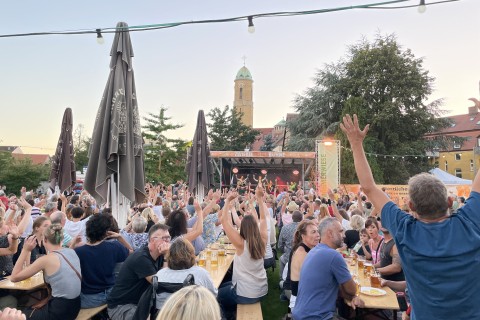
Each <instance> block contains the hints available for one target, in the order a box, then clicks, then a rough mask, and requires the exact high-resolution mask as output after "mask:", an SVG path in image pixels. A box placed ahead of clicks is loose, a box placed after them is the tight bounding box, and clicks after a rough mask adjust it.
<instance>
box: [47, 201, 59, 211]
mask: <svg viewBox="0 0 480 320" xmlns="http://www.w3.org/2000/svg"><path fill="white" fill-rule="evenodd" d="M56 208H57V203H56V202H47V204H46V205H45V212H50V211H52V210H53V209H56Z"/></svg>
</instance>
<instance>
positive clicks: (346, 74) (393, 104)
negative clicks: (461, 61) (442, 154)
mask: <svg viewBox="0 0 480 320" xmlns="http://www.w3.org/2000/svg"><path fill="white" fill-rule="evenodd" d="M433 83H434V79H433V78H432V77H431V76H430V75H429V73H428V71H426V70H425V69H424V68H423V59H422V58H416V57H415V56H414V54H413V53H412V52H411V50H410V49H403V48H402V47H401V46H400V45H399V44H398V43H397V40H396V38H395V36H393V35H386V36H382V35H377V36H376V38H375V39H374V40H373V41H371V42H370V41H368V40H366V39H362V40H361V41H360V42H358V43H357V44H354V45H352V46H350V47H348V51H347V55H346V57H345V58H344V59H341V60H340V61H339V62H337V63H333V64H329V65H327V66H325V67H324V68H323V69H322V70H319V71H318V73H317V75H316V78H315V85H314V86H313V87H312V88H309V89H307V90H306V92H305V93H304V94H303V95H299V96H297V97H296V99H295V102H294V107H295V109H296V110H297V111H298V112H299V117H298V118H297V119H296V120H294V121H292V122H290V123H289V124H288V125H289V129H290V132H291V136H290V143H289V145H288V149H289V150H309V151H311V150H314V143H315V139H321V138H324V137H335V138H337V139H339V140H341V144H342V145H343V146H348V142H347V140H346V137H345V136H344V135H343V133H341V131H340V129H339V126H338V124H339V122H340V121H341V119H342V117H343V116H344V115H345V114H357V115H358V117H359V121H360V124H361V125H362V126H363V125H365V124H367V123H369V124H370V131H369V134H368V136H367V138H366V140H365V143H364V146H365V150H366V152H367V153H372V154H377V155H412V156H411V157H405V158H403V159H393V158H392V157H386V158H385V157H384V156H373V157H370V158H369V162H370V165H371V166H372V171H373V174H374V177H375V179H376V181H377V182H378V183H390V184H400V183H406V181H407V180H408V178H409V177H410V176H412V175H413V174H416V173H418V172H422V171H425V170H427V169H428V167H429V165H428V163H427V161H426V157H417V158H415V155H417V156H424V155H425V153H426V152H427V151H432V150H433V149H434V148H435V147H440V148H442V147H444V146H445V145H447V144H449V143H451V141H452V139H451V138H450V139H445V137H443V138H439V139H435V140H428V139H425V138H424V136H425V135H426V134H428V133H433V132H438V131H440V130H441V129H442V128H446V127H447V126H448V125H450V122H449V120H448V119H446V118H440V117H441V116H442V115H444V114H445V113H446V112H445V111H444V110H442V109H441V104H442V101H441V100H436V101H433V102H431V103H428V104H427V103H426V101H427V99H428V97H429V95H430V94H431V93H432V89H433ZM344 150H345V149H344ZM341 172H342V177H341V180H342V182H344V183H356V182H357V181H358V180H357V178H356V175H355V169H354V166H353V159H352V154H351V152H348V151H344V152H342V170H341Z"/></svg>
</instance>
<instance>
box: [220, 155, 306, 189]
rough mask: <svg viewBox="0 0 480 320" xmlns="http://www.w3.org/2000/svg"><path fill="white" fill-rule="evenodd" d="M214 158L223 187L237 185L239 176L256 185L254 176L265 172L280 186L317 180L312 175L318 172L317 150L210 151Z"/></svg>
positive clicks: (268, 177) (303, 184)
mask: <svg viewBox="0 0 480 320" xmlns="http://www.w3.org/2000/svg"><path fill="white" fill-rule="evenodd" d="M211 157H212V159H213V162H214V166H215V171H216V173H217V177H216V180H217V179H218V176H220V181H219V182H220V185H221V186H222V187H224V186H227V187H228V186H230V185H232V184H234V180H235V179H236V176H237V177H241V176H243V177H247V178H251V179H250V183H252V184H253V185H255V184H256V183H255V182H256V181H255V177H256V178H257V179H258V177H259V176H262V177H264V176H265V175H267V179H268V180H271V181H273V183H274V184H276V185H279V186H286V185H287V183H288V184H290V183H292V182H294V183H295V184H298V183H300V182H301V183H302V186H304V187H306V186H305V183H304V182H305V181H309V180H312V181H313V180H314V179H310V178H309V177H310V175H311V174H312V173H313V172H314V171H315V170H314V169H315V152H287V151H285V152H277V151H211ZM216 182H217V181H216ZM217 183H218V182H217Z"/></svg>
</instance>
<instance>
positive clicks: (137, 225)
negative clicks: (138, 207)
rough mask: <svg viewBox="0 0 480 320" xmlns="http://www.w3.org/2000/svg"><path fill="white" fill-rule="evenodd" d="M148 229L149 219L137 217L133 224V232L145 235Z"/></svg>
mask: <svg viewBox="0 0 480 320" xmlns="http://www.w3.org/2000/svg"><path fill="white" fill-rule="evenodd" d="M146 228H147V219H145V218H144V217H142V216H140V217H136V218H135V219H133V222H132V230H133V232H135V233H144V232H145V229H146Z"/></svg>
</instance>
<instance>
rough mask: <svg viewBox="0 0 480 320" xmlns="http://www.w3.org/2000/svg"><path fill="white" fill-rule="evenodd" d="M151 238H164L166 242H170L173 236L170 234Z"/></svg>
mask: <svg viewBox="0 0 480 320" xmlns="http://www.w3.org/2000/svg"><path fill="white" fill-rule="evenodd" d="M151 239H162V240H163V241H165V242H169V241H170V240H172V237H170V236H164V237H152V238H151Z"/></svg>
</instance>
